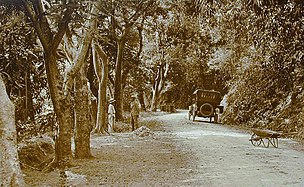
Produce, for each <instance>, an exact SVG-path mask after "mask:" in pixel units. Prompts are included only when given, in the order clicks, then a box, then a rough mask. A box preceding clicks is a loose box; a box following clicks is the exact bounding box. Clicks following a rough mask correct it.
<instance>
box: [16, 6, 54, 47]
mask: <svg viewBox="0 0 304 187" xmlns="http://www.w3.org/2000/svg"><path fill="white" fill-rule="evenodd" d="M22 3H23V6H24V8H25V11H26V14H27V15H28V17H29V18H30V20H31V21H32V23H33V26H34V28H35V30H36V32H37V35H38V37H39V39H40V41H41V44H42V46H43V48H44V49H48V48H49V43H48V41H47V39H46V38H45V35H44V34H43V31H42V29H41V25H40V24H39V22H38V18H37V15H36V14H35V13H34V10H33V9H32V8H31V7H30V5H29V3H28V2H27V1H26V0H22Z"/></svg>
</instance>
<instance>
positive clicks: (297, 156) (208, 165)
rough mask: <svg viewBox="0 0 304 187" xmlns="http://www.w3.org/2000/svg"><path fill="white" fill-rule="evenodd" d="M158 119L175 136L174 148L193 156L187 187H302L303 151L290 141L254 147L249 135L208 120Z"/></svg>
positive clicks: (177, 116)
mask: <svg viewBox="0 0 304 187" xmlns="http://www.w3.org/2000/svg"><path fill="white" fill-rule="evenodd" d="M158 119H159V120H162V121H163V122H165V123H166V124H167V125H166V126H165V129H167V130H168V131H171V132H172V134H173V135H175V136H176V137H175V142H176V144H177V146H178V147H179V148H180V149H181V150H183V151H186V152H188V154H191V155H193V158H192V159H193V160H192V163H191V164H190V165H191V166H189V167H190V168H191V169H192V171H193V175H192V176H191V178H189V179H188V181H189V183H188V184H187V185H190V186H192V185H193V186H304V149H303V146H301V145H299V144H298V143H296V142H294V141H291V140H287V139H283V140H281V139H280V140H279V148H273V147H269V148H262V147H254V146H252V145H251V144H250V142H249V141H248V139H249V138H250V134H248V133H246V132H241V131H237V130H233V129H231V128H228V127H224V126H223V125H216V124H212V123H208V119H204V118H197V120H202V121H197V122H190V121H189V120H187V119H186V113H176V114H172V115H166V116H160V117H158ZM204 121H205V122H204ZM295 148H297V150H295Z"/></svg>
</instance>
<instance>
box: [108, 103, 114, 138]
mask: <svg viewBox="0 0 304 187" xmlns="http://www.w3.org/2000/svg"><path fill="white" fill-rule="evenodd" d="M114 102H115V100H114V99H113V98H111V99H110V102H109V103H110V104H109V108H108V132H109V133H111V132H113V128H114V124H115V108H114V105H113V103H114Z"/></svg>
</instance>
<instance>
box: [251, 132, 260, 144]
mask: <svg viewBox="0 0 304 187" xmlns="http://www.w3.org/2000/svg"><path fill="white" fill-rule="evenodd" d="M250 141H251V144H252V145H254V146H260V145H261V143H262V139H261V138H260V137H258V135H256V134H253V135H252V136H251V139H250Z"/></svg>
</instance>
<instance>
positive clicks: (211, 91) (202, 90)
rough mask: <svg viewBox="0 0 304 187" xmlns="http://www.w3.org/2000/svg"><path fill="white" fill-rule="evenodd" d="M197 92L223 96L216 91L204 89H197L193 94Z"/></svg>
mask: <svg viewBox="0 0 304 187" xmlns="http://www.w3.org/2000/svg"><path fill="white" fill-rule="evenodd" d="M197 92H207V93H216V94H221V93H220V92H219V91H215V90H204V89H197V90H195V91H194V92H193V94H197Z"/></svg>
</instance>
